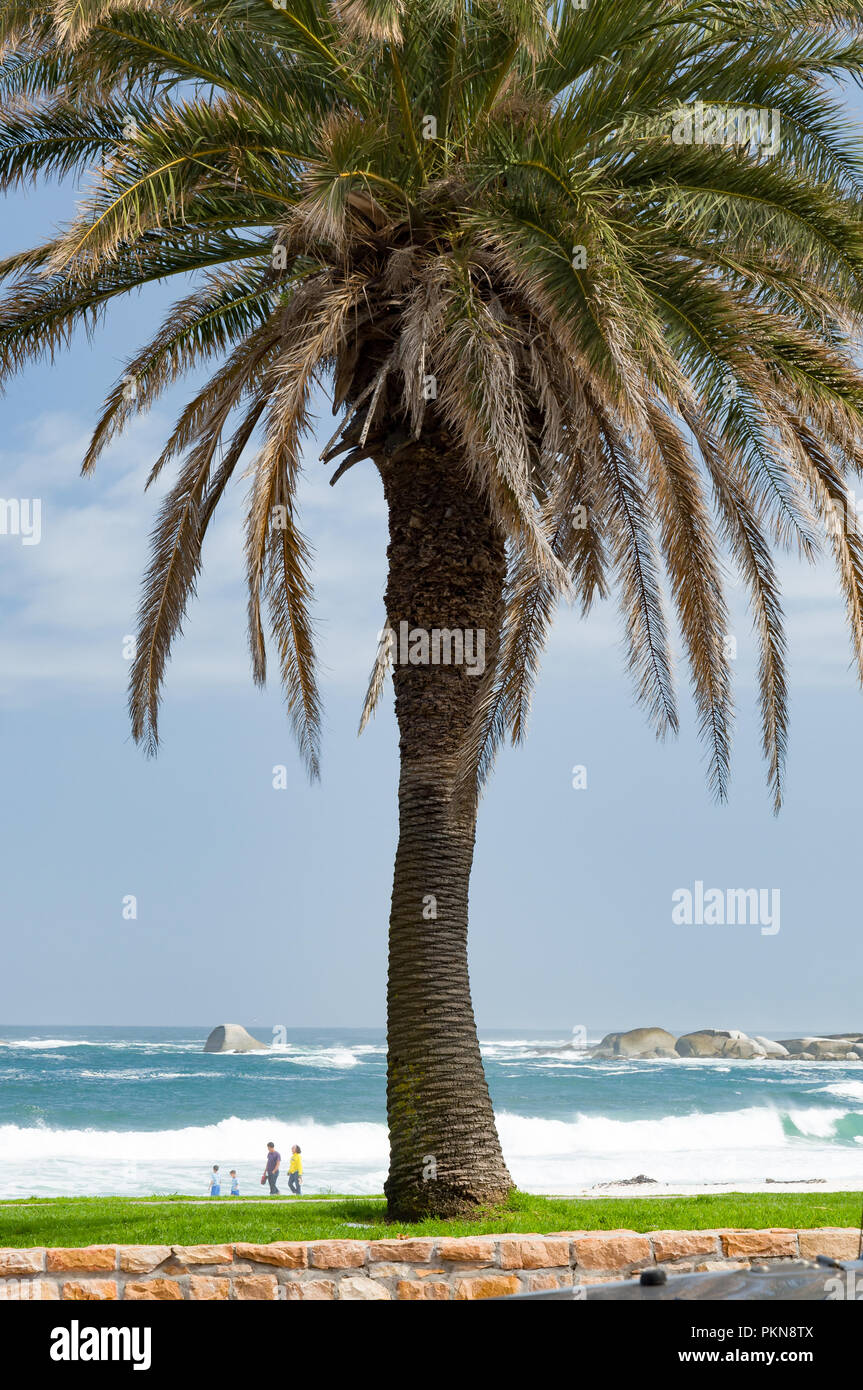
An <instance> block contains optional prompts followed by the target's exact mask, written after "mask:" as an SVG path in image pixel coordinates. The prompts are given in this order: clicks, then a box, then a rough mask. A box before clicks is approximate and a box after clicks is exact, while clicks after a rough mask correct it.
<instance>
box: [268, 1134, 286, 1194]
mask: <svg viewBox="0 0 863 1390" xmlns="http://www.w3.org/2000/svg"><path fill="white" fill-rule="evenodd" d="M281 1162H282V1155H281V1154H280V1153H279V1151H278V1149H277V1148H276V1146H275V1144H274V1143H272V1141H271V1142H270V1143H269V1144H268V1145H267V1166H266V1168H265V1169H264V1177H265V1178H266V1180H267V1182H268V1183H269V1184H270V1196H271V1197H277V1196H278V1195H279V1189H278V1188H277V1187H276V1182H277V1180H278V1176H279V1168H280V1166H281Z"/></svg>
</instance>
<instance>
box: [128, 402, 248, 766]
mask: <svg viewBox="0 0 863 1390" xmlns="http://www.w3.org/2000/svg"><path fill="white" fill-rule="evenodd" d="M231 409H232V402H228V403H226V404H225V405H224V406H223V408H222V410H221V411H220V412H219V413H218V415H217V417H216V418H215V419H214V420H213V422H212V423H211V427H210V430H209V432H208V433H207V434H206V435H205V436H204V437H203V438H202V439H201V441H200V442H199V443H198V445H197V446H196V447H195V448H194V449H193V450H192V452H191V453H190V455H189V457H188V459H187V460H186V462H185V463H184V465H183V467H182V469H181V471H180V475H179V477H178V479H177V482H176V483H175V484H174V487H173V488H172V489H171V491H170V492H169V493H168V495H167V497H166V498H165V501H164V503H163V505H162V509H161V511H160V513H159V517H158V520H157V523H156V528H155V530H154V532H153V539H152V551H151V560H150V563H149V565H148V567H147V572H146V575H145V577H144V592H143V596H142V599H141V604H140V607H139V610H138V635H137V642H136V656H135V661H134V663H133V666H132V671H131V675H130V682H129V710H130V713H131V716H132V734H133V737H134V738H135V741H136V742H143V743H144V744H145V746H146V748H147V750H148V751H149V752H150V753H153V752H155V750H156V748H157V746H158V742H159V731H158V720H159V701H160V698H161V687H162V681H163V678H164V674H165V667H166V666H167V663H168V658H169V656H170V652H171V644H172V642H173V640H174V637H175V636H176V635H177V633H178V632H180V631H181V630H182V623H183V619H184V617H185V614H186V608H187V606H188V602H189V599H190V598H191V597H192V596H193V595H194V593H195V587H196V584H197V580H198V576H199V574H200V571H201V547H202V545H203V541H204V534H205V530H206V525H205V522H204V513H203V508H202V503H203V499H204V495H205V492H206V489H207V485H208V483H209V481H210V470H211V467H212V462H213V458H214V456H215V453H216V449H217V448H218V445H219V440H220V438H221V434H222V430H223V429H224V426H225V423H226V422H227V419H228V416H229V415H230V412H231ZM225 482H227V478H225ZM211 514H212V506H210V507H209V508H208V509H207V517H209V516H210V515H211Z"/></svg>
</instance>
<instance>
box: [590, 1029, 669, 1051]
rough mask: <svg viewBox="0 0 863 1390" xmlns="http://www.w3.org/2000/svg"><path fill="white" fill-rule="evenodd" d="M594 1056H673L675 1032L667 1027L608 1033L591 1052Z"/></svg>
mask: <svg viewBox="0 0 863 1390" xmlns="http://www.w3.org/2000/svg"><path fill="white" fill-rule="evenodd" d="M591 1055H592V1056H594V1057H605V1058H611V1057H673V1056H674V1055H675V1053H674V1034H673V1033H669V1032H667V1031H666V1029H665V1028H630V1030H629V1032H628V1033H606V1035H605V1037H604V1038H603V1039H602V1042H601V1043H600V1044H599V1046H598V1047H595V1048H594V1049H593V1052H592V1054H591Z"/></svg>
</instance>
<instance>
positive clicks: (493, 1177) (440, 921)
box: [377, 435, 513, 1219]
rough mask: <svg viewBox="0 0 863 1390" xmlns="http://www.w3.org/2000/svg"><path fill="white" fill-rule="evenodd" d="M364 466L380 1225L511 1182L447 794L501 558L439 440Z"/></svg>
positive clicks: (457, 829) (494, 635)
mask: <svg viewBox="0 0 863 1390" xmlns="http://www.w3.org/2000/svg"><path fill="white" fill-rule="evenodd" d="M377 463H378V467H379V469H380V472H381V475H382V477H383V481H384V490H385V494H386V499H387V504H388V508H389V525H390V544H389V549H388V557H389V580H388V585H387V597H386V604H387V616H388V624H389V628H390V631H391V632H392V633H394V635H395V638H396V642H395V644H394V646H393V649H392V655H393V660H394V666H393V680H394V685H395V701H396V716H397V719H398V727H399V736H400V737H399V749H400V755H401V775H400V781H399V842H398V850H397V853H396V862H395V876H394V883H393V897H392V911H391V915H390V944H389V976H388V991H387V1015H388V1045H389V1053H388V1071H387V1110H388V1117H389V1130H390V1172H389V1178H388V1180H387V1183H386V1188H385V1190H386V1194H387V1199H388V1211H389V1215H390V1216H391V1217H392V1218H395V1219H412V1218H417V1217H420V1216H422V1215H426V1214H428V1215H431V1214H434V1215H441V1216H445V1215H454V1214H457V1213H460V1212H466V1211H470V1210H471V1209H473V1208H476V1207H477V1206H481V1205H487V1204H491V1203H496V1202H499V1201H501V1200H503V1199H504V1198H505V1196H506V1195H507V1193H508V1192H509V1191H510V1190H511V1188H512V1186H513V1184H512V1179H511V1178H510V1175H509V1173H508V1172H507V1169H506V1165H505V1163H504V1160H503V1155H502V1153H501V1147H500V1141H499V1139H498V1136H497V1129H496V1127H495V1122H494V1114H493V1112H492V1106H491V1099H490V1097H489V1092H488V1086H487V1084H486V1079H485V1074H484V1072H483V1067H482V1059H481V1057H480V1050H479V1041H478V1038H477V1031H476V1022H475V1020H474V1013H473V1005H472V1003H471V996H470V981H469V978H468V963H467V924H468V888H469V882H470V872H471V865H472V862H473V852H474V835H475V827H476V807H475V804H474V802H473V799H472V798H465V797H463V796H458V797H456V798H454V797H453V790H454V787H455V784H456V779H457V775H458V772H459V768H460V758H461V757H463V743H464V737H465V733H466V730H467V729H468V727H469V724H470V720H471V717H472V715H473V713H474V711H475V709H476V705H477V700H478V698H479V695H480V688H481V686H482V683H483V681H482V674H481V668H482V666H483V664H484V666H485V669H486V671H487V670H489V669H490V668H491V666H492V665H493V663H494V661H495V659H496V655H497V649H498V643H499V637H500V624H501V618H502V611H503V597H502V595H503V585H504V579H505V572H506V559H505V552H504V544H503V539H502V537H501V535H500V532H499V530H498V528H497V527H496V526H495V524H494V523H493V521H492V519H491V517H490V515H489V511H488V507H487V504H486V503H485V502H484V501H483V500H482V499H481V498H480V497H479V496H478V495H476V494H475V493H474V492H473V491H472V489H471V488H470V486H469V484H468V482H467V480H466V477H465V473H464V470H463V469H462V467H461V466H460V463H459V460H458V458H457V457H456V456H454V454H453V452H452V451H451V449H450V447H449V446H448V441H447V439H446V436H444V435H440V436H438V437H437V438H436V439H435V440H433V442H427V438H426V436H425V435H424V437H423V442H422V444H420V443H416V444H411V445H408V446H407V448H402V449H400V450H399V454H398V458H397V459H392V460H388V459H386V458H379V459H378V460H377ZM435 633H438V634H441V635H440V636H439V638H438V640H437V644H436V641H435ZM453 634H455V635H453ZM459 636H460V639H461V654H462V660H461V661H459V660H458V656H459V651H460V647H459ZM406 637H407V639H408V641H407V643H406V642H405V638H406ZM426 643H427V647H426V645H425V644H426ZM436 655H437V657H438V660H437V661H436V660H435V656H436ZM447 655H449V657H450V662H449V664H447V663H446V657H447ZM412 657H413V658H414V659H411V658H412Z"/></svg>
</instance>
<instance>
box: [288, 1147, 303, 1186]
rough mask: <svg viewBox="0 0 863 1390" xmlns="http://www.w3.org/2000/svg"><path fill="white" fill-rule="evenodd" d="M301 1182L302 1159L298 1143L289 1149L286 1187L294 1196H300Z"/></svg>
mask: <svg viewBox="0 0 863 1390" xmlns="http://www.w3.org/2000/svg"><path fill="white" fill-rule="evenodd" d="M302 1182H303V1160H302V1157H301V1154H300V1146H299V1144H294V1146H293V1148H292V1149H291V1161H290V1164H289V1165H288V1187H289V1188H290V1189H291V1191H292V1192H293V1194H294V1196H295V1197H302V1195H303V1193H302Z"/></svg>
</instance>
